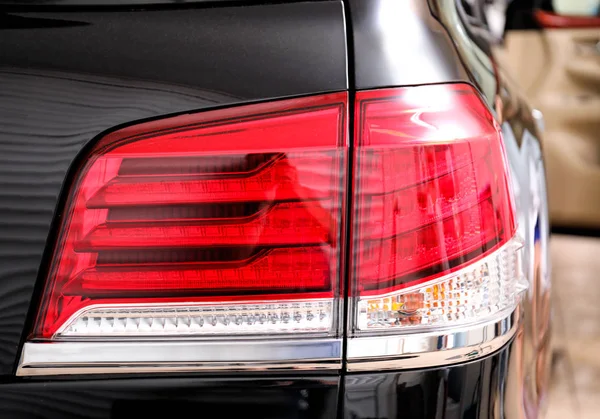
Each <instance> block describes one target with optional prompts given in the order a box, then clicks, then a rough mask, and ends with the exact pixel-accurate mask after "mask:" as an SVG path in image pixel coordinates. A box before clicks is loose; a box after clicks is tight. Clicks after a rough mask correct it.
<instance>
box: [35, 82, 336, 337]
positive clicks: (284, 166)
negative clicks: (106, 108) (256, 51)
mask: <svg viewBox="0 0 600 419" xmlns="http://www.w3.org/2000/svg"><path fill="white" fill-rule="evenodd" d="M346 103H347V101H346V94H345V93H339V94H333V95H325V96H321V97H318V98H310V99H296V100H288V101H283V102H276V103H274V104H272V103H268V104H259V105H250V106H245V107H240V108H233V109H225V110H221V111H213V112H207V113H200V114H196V115H185V116H180V117H175V118H170V119H166V120H163V121H157V122H151V123H146V124H141V125H136V126H132V127H130V128H126V129H122V130H119V131H116V132H114V133H112V134H110V135H108V136H107V137H105V138H103V139H102V140H101V141H99V142H98V143H97V144H96V145H95V147H94V148H93V150H91V151H90V152H89V156H88V158H87V161H86V163H85V165H84V166H83V167H82V168H81V170H79V172H78V173H77V175H76V180H75V182H74V184H73V185H72V187H71V194H70V197H69V201H68V203H67V205H66V208H65V211H64V214H63V216H62V218H63V222H62V228H61V235H60V237H59V240H58V244H57V247H56V249H55V252H54V257H53V261H52V265H51V268H50V274H49V277H48V282H47V286H46V289H45V291H44V302H43V305H42V309H41V310H40V314H39V317H38V320H37V322H36V328H35V330H34V333H33V336H32V337H33V338H34V339H42V340H47V339H51V340H61V339H69V338H113V337H118V338H120V339H124V338H138V337H153V336H154V337H164V336H214V335H221V336H230V335H248V336H254V335H261V334H262V335H264V334H316V335H324V336H333V335H336V334H337V330H336V329H337V325H338V323H337V322H338V317H339V316H337V315H335V316H334V314H335V313H336V310H337V309H338V305H339V291H340V288H339V286H338V284H339V282H340V281H339V274H340V256H341V252H340V248H341V246H342V241H341V233H342V228H341V227H342V214H343V203H344V195H343V194H344V188H343V185H344V184H345V153H346V143H345V142H346V131H345V130H346V122H345V112H346V109H345V107H346Z"/></svg>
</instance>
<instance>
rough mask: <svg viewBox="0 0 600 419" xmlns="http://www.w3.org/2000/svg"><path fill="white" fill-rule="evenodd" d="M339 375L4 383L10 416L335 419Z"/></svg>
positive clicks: (1, 412)
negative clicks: (302, 377)
mask: <svg viewBox="0 0 600 419" xmlns="http://www.w3.org/2000/svg"><path fill="white" fill-rule="evenodd" d="M338 382H339V378H338V377H314V378H305V379H298V378H297V377H287V378H256V379H252V380H239V379H222V378H186V377H179V378H174V377H171V378H164V377H153V378H145V379H144V378H143V379H118V380H117V379H104V380H77V381H74V380H69V381H56V380H55V381H52V382H20V383H12V384H0V417H2V418H4V419H30V418H38V419H42V418H43V419H76V418H81V419H83V418H94V419H109V418H110V419H129V418H199V417H208V418H257V419H258V418H261V419H282V418H286V419H288V418H289V419H304V418H306V419H308V418H315V419H319V418H323V419H330V418H335V416H336V408H337V397H338Z"/></svg>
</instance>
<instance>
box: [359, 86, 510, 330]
mask: <svg viewBox="0 0 600 419" xmlns="http://www.w3.org/2000/svg"><path fill="white" fill-rule="evenodd" d="M355 129H356V131H355V132H356V147H355V164H356V166H355V167H356V170H355V178H354V185H355V186H354V209H353V234H352V269H351V275H352V281H351V284H352V297H353V298H354V312H353V317H354V323H353V324H354V331H355V332H357V333H360V332H361V331H368V330H375V329H391V330H407V329H406V328H407V327H412V328H413V329H414V328H415V327H436V326H447V325H454V324H457V323H461V322H477V321H481V320H484V319H485V318H486V317H489V316H493V315H494V314H496V313H499V312H502V311H503V310H505V309H509V308H510V309H512V308H514V306H515V302H516V298H517V295H518V291H519V290H518V288H519V278H520V261H519V257H518V249H519V247H520V245H519V243H518V242H517V240H516V239H513V238H514V236H515V216H514V213H513V202H512V195H511V189H510V183H509V179H508V173H509V172H508V165H507V162H506V156H505V152H504V148H503V147H504V146H503V142H502V137H501V134H500V130H499V127H498V125H497V124H496V122H495V120H494V118H493V116H492V115H491V114H490V112H489V110H488V109H487V108H486V107H485V105H484V104H483V102H482V101H481V99H480V97H479V95H478V94H477V93H476V92H475V90H474V89H473V88H472V87H470V86H467V85H462V84H456V85H434V86H419V87H409V88H402V89H386V90H377V91H366V92H359V93H357V100H356V128H355Z"/></svg>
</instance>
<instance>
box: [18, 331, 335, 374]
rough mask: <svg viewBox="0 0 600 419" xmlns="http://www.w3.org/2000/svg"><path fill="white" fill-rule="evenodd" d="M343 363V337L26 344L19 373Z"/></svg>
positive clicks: (319, 367)
mask: <svg viewBox="0 0 600 419" xmlns="http://www.w3.org/2000/svg"><path fill="white" fill-rule="evenodd" d="M341 365H342V341H341V339H302V340H300V339H293V340H278V341H273V340H261V341H233V342H232V341H227V342H207V341H200V340H196V341H194V340H189V341H179V342H173V341H169V340H162V341H139V342H131V341H130V342H106V341H104V342H98V341H95V342H94V341H87V342H27V343H25V345H24V346H23V353H22V356H21V360H20V363H19V367H18V369H17V375H18V376H40V375H72V374H115V373H121V374H122V373H141V372H147V373H153V372H170V373H173V372H192V371H207V370H208V371H222V370H227V371H265V370H269V371H276V370H332V369H334V370H335V369H340V368H341Z"/></svg>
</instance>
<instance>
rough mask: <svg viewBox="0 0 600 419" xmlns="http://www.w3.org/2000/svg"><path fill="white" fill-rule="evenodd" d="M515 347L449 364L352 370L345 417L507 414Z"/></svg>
mask: <svg viewBox="0 0 600 419" xmlns="http://www.w3.org/2000/svg"><path fill="white" fill-rule="evenodd" d="M510 350H511V346H508V347H506V348H505V349H503V350H501V351H500V352H497V353H496V354H494V355H492V356H489V357H487V358H485V359H483V360H479V361H476V362H472V363H468V364H464V365H458V366H453V367H448V368H437V369H428V370H418V371H402V372H383V373H382V372H375V373H367V374H361V375H348V376H346V377H345V393H344V395H343V397H344V416H343V417H344V418H346V419H367V418H369V419H375V418H378V419H379V418H381V419H383V418H386V419H394V418H448V419H452V418H457V419H458V418H485V419H487V418H490V417H498V418H502V417H504V415H503V412H502V409H503V406H502V404H503V402H504V400H503V396H504V389H505V384H506V383H505V378H506V375H507V372H508V361H509V354H510Z"/></svg>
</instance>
